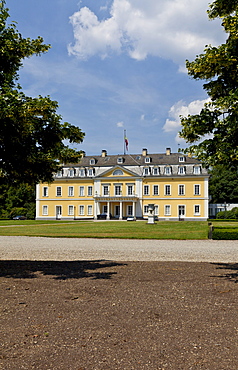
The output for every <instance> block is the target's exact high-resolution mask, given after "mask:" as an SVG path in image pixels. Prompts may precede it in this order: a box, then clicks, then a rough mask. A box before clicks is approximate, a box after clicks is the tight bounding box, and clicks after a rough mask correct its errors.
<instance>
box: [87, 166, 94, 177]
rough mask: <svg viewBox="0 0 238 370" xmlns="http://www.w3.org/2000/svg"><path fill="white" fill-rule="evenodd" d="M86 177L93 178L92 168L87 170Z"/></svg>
mask: <svg viewBox="0 0 238 370" xmlns="http://www.w3.org/2000/svg"><path fill="white" fill-rule="evenodd" d="M88 176H90V177H93V176H94V171H93V168H89V169H88Z"/></svg>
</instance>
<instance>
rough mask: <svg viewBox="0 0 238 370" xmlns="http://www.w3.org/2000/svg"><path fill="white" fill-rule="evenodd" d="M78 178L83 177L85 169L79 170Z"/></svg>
mask: <svg viewBox="0 0 238 370" xmlns="http://www.w3.org/2000/svg"><path fill="white" fill-rule="evenodd" d="M79 176H81V177H84V176H85V169H84V168H81V169H80V170H79Z"/></svg>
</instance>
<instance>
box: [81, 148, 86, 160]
mask: <svg viewBox="0 0 238 370" xmlns="http://www.w3.org/2000/svg"><path fill="white" fill-rule="evenodd" d="M85 155H86V153H85V151H84V150H81V157H82V158H83V157H85Z"/></svg>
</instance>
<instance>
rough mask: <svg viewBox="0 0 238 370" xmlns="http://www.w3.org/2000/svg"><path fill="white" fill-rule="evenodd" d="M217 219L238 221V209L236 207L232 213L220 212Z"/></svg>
mask: <svg viewBox="0 0 238 370" xmlns="http://www.w3.org/2000/svg"><path fill="white" fill-rule="evenodd" d="M216 218H217V219H232V220H237V219H238V207H234V208H232V209H231V210H230V211H221V212H218V213H217V215H216Z"/></svg>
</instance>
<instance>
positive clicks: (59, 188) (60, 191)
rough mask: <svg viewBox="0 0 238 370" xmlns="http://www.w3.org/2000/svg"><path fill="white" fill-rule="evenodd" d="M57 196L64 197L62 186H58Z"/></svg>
mask: <svg viewBox="0 0 238 370" xmlns="http://www.w3.org/2000/svg"><path fill="white" fill-rule="evenodd" d="M56 196H57V197H62V186H56Z"/></svg>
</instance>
